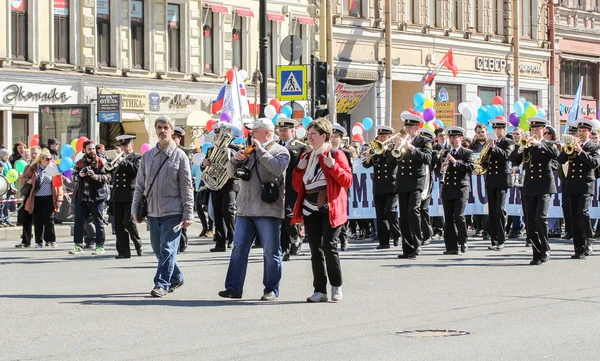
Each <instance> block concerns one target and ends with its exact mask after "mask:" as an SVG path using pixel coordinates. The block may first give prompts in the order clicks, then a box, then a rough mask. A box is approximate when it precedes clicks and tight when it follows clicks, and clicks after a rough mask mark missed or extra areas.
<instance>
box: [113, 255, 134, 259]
mask: <svg viewBox="0 0 600 361" xmlns="http://www.w3.org/2000/svg"><path fill="white" fill-rule="evenodd" d="M123 258H131V256H124V255H122V254H120V255H118V256H116V257H115V259H123Z"/></svg>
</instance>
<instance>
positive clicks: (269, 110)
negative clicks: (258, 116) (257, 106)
mask: <svg viewBox="0 0 600 361" xmlns="http://www.w3.org/2000/svg"><path fill="white" fill-rule="evenodd" d="M275 114H277V110H276V109H275V107H274V106H272V105H271V104H269V105H267V106H266V107H265V117H266V118H267V119H273V117H274V116H275Z"/></svg>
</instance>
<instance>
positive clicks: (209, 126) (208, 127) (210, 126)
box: [206, 119, 217, 132]
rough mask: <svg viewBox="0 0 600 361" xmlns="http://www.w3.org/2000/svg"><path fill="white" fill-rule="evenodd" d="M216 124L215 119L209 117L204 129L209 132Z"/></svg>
mask: <svg viewBox="0 0 600 361" xmlns="http://www.w3.org/2000/svg"><path fill="white" fill-rule="evenodd" d="M216 124H217V121H216V120H214V119H210V120H209V121H207V122H206V130H207V131H209V132H212V131H213V129H214V127H215V125H216Z"/></svg>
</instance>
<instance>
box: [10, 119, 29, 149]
mask: <svg viewBox="0 0 600 361" xmlns="http://www.w3.org/2000/svg"><path fill="white" fill-rule="evenodd" d="M28 134H29V114H15V113H13V114H12V144H15V143H16V142H23V143H25V144H27V135H28Z"/></svg>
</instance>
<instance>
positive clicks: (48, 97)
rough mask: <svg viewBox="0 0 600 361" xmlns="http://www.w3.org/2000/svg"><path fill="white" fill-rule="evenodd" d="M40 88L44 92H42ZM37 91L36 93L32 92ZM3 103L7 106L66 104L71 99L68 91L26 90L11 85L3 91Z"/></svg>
mask: <svg viewBox="0 0 600 361" xmlns="http://www.w3.org/2000/svg"><path fill="white" fill-rule="evenodd" d="M40 88H41V89H42V90H40ZM30 90H36V91H30ZM2 92H3V93H2V101H3V102H4V103H5V104H9V103H10V104H15V103H29V102H32V103H64V102H66V101H68V100H69V99H70V98H71V95H69V94H67V92H66V91H60V90H59V88H47V87H43V86H37V87H33V86H31V87H30V88H28V89H25V88H24V87H23V86H22V85H19V84H10V85H8V86H6V87H4V89H3V90H2Z"/></svg>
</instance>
